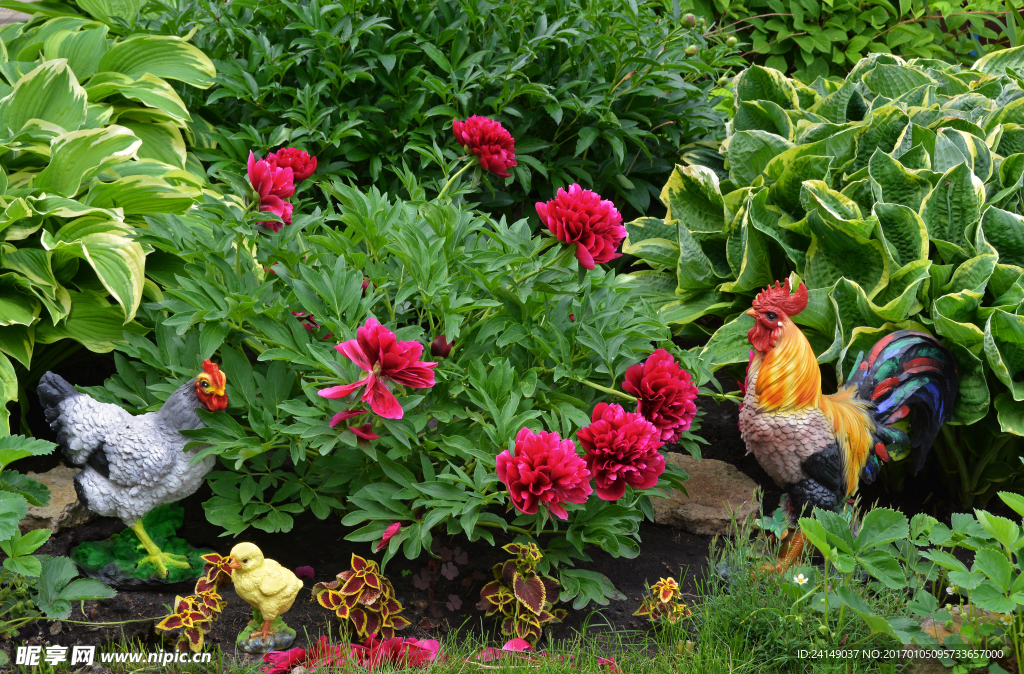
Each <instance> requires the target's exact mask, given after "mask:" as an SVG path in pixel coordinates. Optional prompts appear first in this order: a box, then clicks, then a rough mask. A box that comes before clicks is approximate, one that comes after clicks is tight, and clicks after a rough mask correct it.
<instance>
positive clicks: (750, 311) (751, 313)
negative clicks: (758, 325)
mask: <svg viewBox="0 0 1024 674" xmlns="http://www.w3.org/2000/svg"><path fill="white" fill-rule="evenodd" d="M747 316H750V317H751V318H757V312H756V311H754V307H750V308H749V309H747Z"/></svg>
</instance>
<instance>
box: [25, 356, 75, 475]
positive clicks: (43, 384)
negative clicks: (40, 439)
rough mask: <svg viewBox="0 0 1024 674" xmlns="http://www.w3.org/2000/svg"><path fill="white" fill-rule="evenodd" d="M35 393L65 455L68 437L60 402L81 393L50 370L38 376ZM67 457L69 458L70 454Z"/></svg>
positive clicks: (66, 453)
mask: <svg viewBox="0 0 1024 674" xmlns="http://www.w3.org/2000/svg"><path fill="white" fill-rule="evenodd" d="M36 393H37V394H38V395H39V402H41V403H42V404H43V415H44V416H45V417H46V421H47V423H49V424H50V428H51V429H53V430H54V431H55V432H56V433H57V442H58V443H59V444H60V445H61V446H62V447H64V454H65V455H66V456H67V455H68V451H67V446H68V437H67V432H66V430H65V429H64V424H63V423H62V421H61V416H60V414H61V412H60V404H61V403H62V402H64V401H65V400H67V399H68V398H71V397H74V396H78V395H82V394H81V393H79V392H78V390H77V389H76V388H75V387H74V386H72V385H71V384H69V383H68V382H67V381H66V380H65V379H64V378H63V377H61V376H60V375H56V374H54V373H52V372H47V373H46V374H44V375H43V376H42V377H40V378H39V385H38V386H37V387H36ZM68 459H69V460H70V456H68ZM73 463H74V462H73Z"/></svg>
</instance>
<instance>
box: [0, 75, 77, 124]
mask: <svg viewBox="0 0 1024 674" xmlns="http://www.w3.org/2000/svg"><path fill="white" fill-rule="evenodd" d="M86 98H87V97H86V93H85V89H83V88H82V86H81V85H80V84H79V83H78V78H77V77H75V73H73V72H72V71H71V68H70V67H68V62H67V59H55V60H53V61H47V62H45V63H43V64H42V65H40V66H39V67H38V68H36V69H35V70H33V71H32V72H30V73H28V74H27V75H25V76H24V77H22V78H21V79H19V80H18V83H17V84H16V85H14V91H12V92H11V93H10V94H8V95H7V96H6V97H4V98H3V99H0V130H2V129H6V130H7V132H8V133H14V132H17V131H20V130H21V129H22V127H24V126H25V124H26V123H27V122H28V121H29V120H33V119H37V120H41V121H44V122H48V123H50V124H53V125H55V126H58V127H60V128H62V129H64V130H65V131H77V130H78V128H79V127H81V126H82V124H83V123H84V122H85V117H86V112H85V108H86Z"/></svg>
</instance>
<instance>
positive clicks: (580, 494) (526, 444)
mask: <svg viewBox="0 0 1024 674" xmlns="http://www.w3.org/2000/svg"><path fill="white" fill-rule="evenodd" d="M515 452H516V453H515V455H514V456H513V455H512V454H510V453H509V451H508V450H505V451H504V452H502V453H501V454H499V455H498V459H497V469H498V479H500V480H501V481H502V482H503V483H504V484H505V486H506V487H507V488H508V493H509V497H510V499H511V501H512V504H513V505H514V506H515V507H516V510H518V511H519V512H522V513H525V514H527V515H533V514H535V513H536V512H537V506H538V505H539V504H541V503H543V504H544V506H545V507H546V508H547V509H548V510H549V511H551V513H552V514H553V515H554V516H555V517H558V518H559V519H563V520H564V519H566V518H568V517H569V513H567V512H566V511H565V507H564V506H563V505H562V503H564V502H569V503H586V501H587V497H588V496H590V494H591V492H592V491H593V490H592V489H591V487H590V471H588V470H587V466H586V463H584V461H583V459H581V458H580V457H579V456H577V454H576V446H575V445H574V444H573V442H572V440H562V439H561V438H560V437H559V436H558V434H557V433H548V432H547V431H541V432H540V433H536V434H535V433H533V432H531V431H530V429H529V428H526V427H524V428H523V429H522V430H521V431H519V434H518V435H516V447H515Z"/></svg>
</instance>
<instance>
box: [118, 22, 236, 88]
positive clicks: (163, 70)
mask: <svg viewBox="0 0 1024 674" xmlns="http://www.w3.org/2000/svg"><path fill="white" fill-rule="evenodd" d="M98 72H100V73H106V72H113V73H121V74H122V75H127V76H128V77H131V78H132V79H137V78H140V77H142V76H143V75H146V74H149V75H152V76H153V77H161V78H164V79H171V80H180V81H182V82H185V83H186V84H190V85H192V86H194V87H198V88H200V89H208V88H209V87H210V86H211V85H212V84H213V78H214V77H215V76H216V74H217V70H216V69H215V68H214V67H213V62H212V61H210V59H209V57H208V56H206V54H204V53H203V52H202V51H201V50H199V49H198V48H197V47H195V46H194V45H191V44H189V43H188V42H186V41H185V40H183V39H182V38H180V37H175V36H171V35H139V36H136V37H131V38H128V39H127V40H124V41H122V42H119V43H118V44H116V45H114V46H113V47H111V48H110V50H109V51H108V52H107V53H106V54H104V55H103V58H102V59H101V60H100V64H99V68H98Z"/></svg>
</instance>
